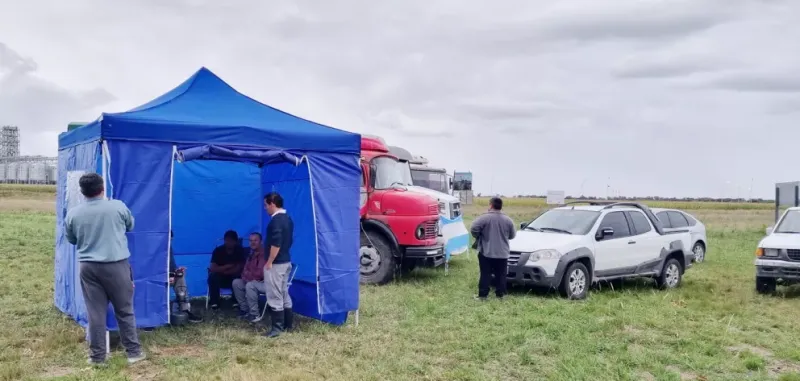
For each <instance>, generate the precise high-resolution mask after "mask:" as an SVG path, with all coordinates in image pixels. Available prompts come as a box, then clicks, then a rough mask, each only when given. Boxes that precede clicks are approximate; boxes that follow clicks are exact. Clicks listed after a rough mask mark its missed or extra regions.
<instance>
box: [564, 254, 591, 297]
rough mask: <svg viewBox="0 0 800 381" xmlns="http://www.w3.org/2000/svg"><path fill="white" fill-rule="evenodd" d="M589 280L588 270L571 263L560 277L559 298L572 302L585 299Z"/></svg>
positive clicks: (582, 265)
mask: <svg viewBox="0 0 800 381" xmlns="http://www.w3.org/2000/svg"><path fill="white" fill-rule="evenodd" d="M589 279H590V278H589V270H587V269H586V266H585V265H584V264H583V263H580V262H574V263H572V264H571V265H569V267H567V271H566V272H565V273H564V276H562V277H561V285H560V286H559V291H560V292H561V296H563V297H565V298H567V299H572V300H580V299H585V298H586V294H587V293H588V292H589V283H590V282H589Z"/></svg>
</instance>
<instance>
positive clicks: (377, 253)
mask: <svg viewBox="0 0 800 381" xmlns="http://www.w3.org/2000/svg"><path fill="white" fill-rule="evenodd" d="M358 254H359V257H360V258H359V260H360V263H361V266H360V268H359V271H360V272H361V279H360V280H361V283H362V284H386V283H389V282H390V281H391V280H392V279H393V278H394V270H395V252H394V250H392V246H391V245H390V244H389V243H388V242H387V240H386V238H384V237H383V235H381V234H380V233H375V232H371V231H369V232H366V233H365V232H364V231H362V232H361V247H360V248H359V250H358Z"/></svg>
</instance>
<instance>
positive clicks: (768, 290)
mask: <svg viewBox="0 0 800 381" xmlns="http://www.w3.org/2000/svg"><path fill="white" fill-rule="evenodd" d="M777 285H778V284H777V282H775V278H764V277H756V292H758V293H759V294H772V293H774V292H775V289H776V288H777Z"/></svg>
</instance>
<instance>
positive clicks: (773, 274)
mask: <svg viewBox="0 0 800 381" xmlns="http://www.w3.org/2000/svg"><path fill="white" fill-rule="evenodd" d="M755 264H756V277H759V278H776V279H783V280H785V281H792V282H796V281H800V262H789V261H782V260H775V259H756V263H755Z"/></svg>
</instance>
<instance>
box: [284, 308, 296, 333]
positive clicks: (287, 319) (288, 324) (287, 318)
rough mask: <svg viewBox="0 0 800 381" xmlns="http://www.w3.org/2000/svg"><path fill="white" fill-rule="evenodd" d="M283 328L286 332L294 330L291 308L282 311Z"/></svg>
mask: <svg viewBox="0 0 800 381" xmlns="http://www.w3.org/2000/svg"><path fill="white" fill-rule="evenodd" d="M283 327H284V330H285V331H286V332H291V330H292V328H294V312H292V309H291V308H284V309H283Z"/></svg>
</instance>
